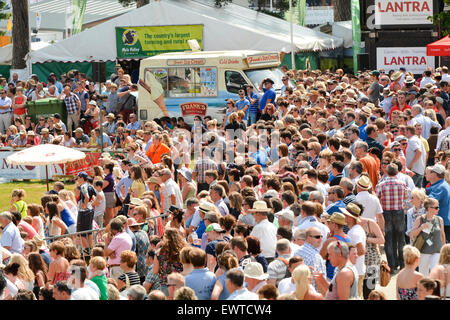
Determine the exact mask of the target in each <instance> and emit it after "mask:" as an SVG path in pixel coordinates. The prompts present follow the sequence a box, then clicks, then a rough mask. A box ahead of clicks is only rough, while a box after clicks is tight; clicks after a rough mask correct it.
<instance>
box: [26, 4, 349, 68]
mask: <svg viewBox="0 0 450 320" xmlns="http://www.w3.org/2000/svg"><path fill="white" fill-rule="evenodd" d="M150 19H151V20H150ZM173 24H179V25H186V24H203V26H204V34H203V50H207V51H216V50H238V49H252V50H268V51H284V52H290V51H291V48H290V36H289V26H290V24H289V22H287V21H284V20H281V19H278V18H275V17H272V16H269V15H266V14H263V13H260V12H257V11H254V10H251V9H247V8H243V7H240V6H236V5H233V4H228V5H226V6H225V7H223V8H215V7H214V6H213V4H211V3H205V2H196V1H192V0H161V1H158V2H156V1H155V2H151V3H150V4H148V5H146V6H143V7H141V8H138V9H136V10H133V11H131V12H128V13H125V14H123V15H121V16H119V17H117V18H114V19H111V20H109V21H106V22H104V23H102V24H99V25H97V26H95V27H93V28H91V29H88V30H85V31H83V32H81V33H79V34H76V35H74V36H72V37H70V38H68V39H65V40H63V41H60V42H58V43H57V44H54V45H51V46H49V47H47V48H44V49H42V50H38V51H36V52H33V53H32V54H31V62H32V63H44V62H50V61H60V62H76V61H114V60H116V56H117V51H116V39H115V37H116V36H115V27H116V26H122V27H123V26H161V25H173ZM342 42H343V41H342V39H341V38H336V37H332V36H329V35H326V34H324V33H321V32H318V31H315V30H311V29H309V28H305V27H301V26H298V25H294V43H295V46H296V48H297V51H309V52H311V51H321V50H331V49H334V48H337V47H340V46H342Z"/></svg>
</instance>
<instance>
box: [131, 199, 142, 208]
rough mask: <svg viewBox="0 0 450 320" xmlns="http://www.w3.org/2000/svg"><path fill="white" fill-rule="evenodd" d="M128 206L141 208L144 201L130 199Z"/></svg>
mask: <svg viewBox="0 0 450 320" xmlns="http://www.w3.org/2000/svg"><path fill="white" fill-rule="evenodd" d="M129 205H132V206H136V207H138V206H143V205H144V201H142V200H141V199H139V198H131V199H130V203H129Z"/></svg>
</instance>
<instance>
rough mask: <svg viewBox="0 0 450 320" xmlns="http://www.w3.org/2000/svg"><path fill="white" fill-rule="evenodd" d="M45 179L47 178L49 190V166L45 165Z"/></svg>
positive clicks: (48, 189)
mask: <svg viewBox="0 0 450 320" xmlns="http://www.w3.org/2000/svg"><path fill="white" fill-rule="evenodd" d="M45 179H46V180H47V192H48V191H50V188H49V187H48V166H47V165H45Z"/></svg>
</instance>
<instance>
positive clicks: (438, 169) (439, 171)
mask: <svg viewBox="0 0 450 320" xmlns="http://www.w3.org/2000/svg"><path fill="white" fill-rule="evenodd" d="M427 169H429V170H431V171H433V172H436V173H437V174H444V173H445V171H446V170H445V167H444V166H443V165H442V164H439V163H437V164H435V165H434V166H429V167H427Z"/></svg>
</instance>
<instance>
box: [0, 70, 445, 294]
mask: <svg viewBox="0 0 450 320" xmlns="http://www.w3.org/2000/svg"><path fill="white" fill-rule="evenodd" d="M282 69H283V71H284V76H283V78H282V82H283V87H282V88H281V90H280V91H279V92H277V91H276V90H275V89H274V88H273V85H274V81H273V79H269V78H266V79H264V80H263V81H262V82H261V84H260V87H259V89H260V90H261V91H262V92H263V95H262V96H258V95H257V94H256V93H255V92H254V88H253V87H252V86H251V85H248V86H246V87H245V88H243V89H242V90H240V91H239V99H237V100H233V99H229V100H228V101H227V111H226V115H225V119H223V121H222V120H221V119H220V120H218V119H212V118H211V117H209V116H205V117H200V116H196V117H195V118H194V123H193V125H190V124H188V123H186V122H185V119H184V118H182V117H179V118H170V117H163V118H160V119H153V120H151V121H146V122H145V123H144V122H140V121H138V119H137V117H136V114H137V112H136V111H137V110H136V101H137V99H138V91H137V88H138V87H137V86H136V85H135V84H132V83H131V81H130V77H129V75H126V74H124V71H123V70H122V69H121V68H119V67H118V68H117V74H114V75H113V76H112V77H111V79H110V80H108V81H107V82H106V83H105V84H98V83H97V84H96V83H94V82H92V81H89V79H87V78H86V76H85V75H84V74H82V73H80V72H78V71H74V72H70V73H69V74H67V75H62V76H61V77H60V78H59V79H58V78H57V77H56V75H54V74H51V75H50V76H49V78H48V79H47V82H46V83H43V82H42V81H40V80H39V79H38V78H37V76H36V75H32V77H31V78H30V80H28V81H20V80H18V79H17V75H13V78H12V82H11V83H9V84H6V83H5V81H2V82H0V83H1V85H2V88H1V89H0V93H1V98H0V120H1V121H0V130H1V131H2V134H3V135H2V136H1V139H2V143H3V144H4V146H11V147H27V146H32V145H36V144H43V143H55V144H61V145H64V146H67V147H83V148H89V147H91V148H95V149H98V148H99V147H100V146H101V144H102V143H103V147H105V148H111V150H120V151H121V152H104V153H102V154H101V157H100V159H99V162H98V165H95V166H92V167H90V168H89V170H87V172H85V171H83V172H80V173H79V174H78V175H77V176H76V184H75V186H73V185H70V184H67V185H64V184H63V183H62V182H56V183H55V184H54V187H53V190H51V191H50V192H48V193H46V194H45V195H43V196H42V198H41V201H40V203H29V202H28V201H27V196H26V193H25V191H24V190H21V189H16V190H13V192H12V195H11V207H10V208H3V209H8V211H4V212H2V213H0V225H1V227H2V233H1V238H0V249H1V255H0V258H1V260H0V264H2V266H1V272H0V297H1V299H5V300H8V299H13V300H34V299H39V300H53V299H56V300H68V299H71V300H119V299H130V300H144V299H149V300H164V299H177V300H195V299H199V300H227V299H228V300H258V299H268V300H271V299H272V300H273V299H297V300H324V299H325V300H349V299H369V300H385V299H386V295H385V294H384V293H383V290H380V289H379V288H380V287H379V283H380V282H381V279H380V278H381V276H383V278H384V277H385V276H386V274H383V275H382V274H381V273H382V272H381V270H386V268H387V269H388V271H387V272H388V273H390V275H394V274H397V279H396V294H397V299H401V300H424V299H449V297H450V274H449V271H450V244H449V243H448V242H449V239H450V186H449V182H450V170H449V169H450V110H449V95H448V92H449V85H448V83H449V82H448V81H449V79H450V75H449V74H448V69H447V68H446V67H441V68H438V69H436V70H426V71H425V72H424V73H423V75H422V76H421V77H420V78H419V79H416V78H414V75H413V74H411V73H408V72H406V70H404V69H401V70H398V71H395V70H391V71H389V72H385V70H374V71H371V72H368V71H367V72H360V73H359V74H357V75H356V76H354V75H349V74H344V73H343V72H342V70H336V72H330V71H326V72H321V71H318V70H317V71H311V70H301V71H294V70H289V69H288V68H287V67H285V66H283V67H282ZM44 97H54V98H57V99H61V100H64V105H65V107H66V109H67V123H64V122H63V121H62V119H61V115H60V114H54V115H53V116H50V117H48V118H45V117H40V118H39V119H38V122H37V123H33V122H32V121H31V117H30V116H29V115H27V114H26V108H25V102H26V101H27V100H33V101H34V100H38V99H42V98H44ZM100 113H103V115H104V119H106V121H105V122H104V123H102V124H101V125H102V126H103V130H100V127H99V126H100V123H99V120H98V119H99V114H100ZM12 123H14V124H12ZM107 150H109V149H107ZM383 251H384V253H385V256H386V260H387V261H386V262H387V263H384V261H383V260H384V259H383V254H382V253H383ZM382 265H383V266H385V265H387V267H385V269H383V268H382ZM384 285H385V284H384ZM377 286H378V287H377ZM377 288H378V289H377Z"/></svg>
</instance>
